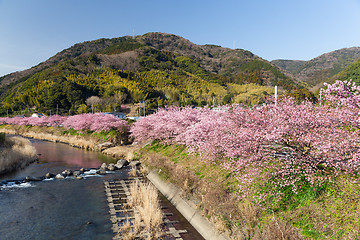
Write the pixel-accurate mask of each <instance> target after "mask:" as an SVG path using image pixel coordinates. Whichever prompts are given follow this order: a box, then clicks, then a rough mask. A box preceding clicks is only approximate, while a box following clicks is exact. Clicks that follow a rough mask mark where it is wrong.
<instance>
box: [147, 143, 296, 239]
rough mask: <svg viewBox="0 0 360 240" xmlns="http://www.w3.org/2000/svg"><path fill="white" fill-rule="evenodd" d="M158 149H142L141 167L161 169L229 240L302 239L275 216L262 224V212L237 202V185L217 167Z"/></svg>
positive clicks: (175, 151) (176, 151) (246, 202)
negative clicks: (143, 165)
mask: <svg viewBox="0 0 360 240" xmlns="http://www.w3.org/2000/svg"><path fill="white" fill-rule="evenodd" d="M159 149H160V150H159ZM159 149H155V151H147V150H146V149H144V150H143V151H142V163H144V164H145V165H146V166H148V167H149V168H152V167H155V168H156V169H160V170H161V172H160V176H162V177H163V178H168V180H170V181H171V182H172V183H174V184H175V185H177V186H178V187H180V188H181V189H182V190H183V193H184V195H185V196H184V198H186V199H190V200H191V202H193V203H194V205H195V206H196V207H197V208H198V209H201V210H202V212H203V215H204V216H207V217H208V218H209V220H210V221H211V222H212V223H213V224H214V226H215V228H216V229H217V230H218V231H219V232H223V233H225V234H227V235H228V236H229V238H230V239H255V240H256V239H301V237H300V234H299V230H298V229H296V228H294V227H293V226H291V225H290V224H285V223H283V222H282V221H280V220H278V219H277V218H275V217H276V216H275V217H272V218H269V219H267V220H264V219H263V217H262V216H263V215H264V212H263V209H262V208H261V207H260V206H258V205H255V204H254V203H253V201H252V200H251V199H242V198H240V197H239V196H238V195H237V194H236V193H237V189H236V187H237V182H236V181H235V180H234V179H232V176H230V175H227V174H224V171H222V170H221V169H220V168H219V167H217V166H216V165H213V166H212V165H211V164H204V163H203V162H201V161H199V159H198V158H197V157H196V156H188V155H183V154H182V152H181V151H179V148H176V147H174V146H171V147H167V148H159ZM179 156H180V157H179ZM181 156H184V157H182V158H181ZM174 176H176V177H174ZM191 202H190V204H191Z"/></svg>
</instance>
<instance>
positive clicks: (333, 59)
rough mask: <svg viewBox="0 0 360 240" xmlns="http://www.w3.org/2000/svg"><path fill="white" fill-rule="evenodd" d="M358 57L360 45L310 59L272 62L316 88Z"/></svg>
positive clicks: (359, 55) (359, 57)
mask: <svg viewBox="0 0 360 240" xmlns="http://www.w3.org/2000/svg"><path fill="white" fill-rule="evenodd" d="M358 59H360V47H352V48H343V49H339V50H336V51H332V52H329V53H325V54H323V55H321V56H319V57H316V58H314V59H311V60H309V61H298V60H274V61H272V63H273V64H275V65H276V66H278V67H279V68H281V69H283V70H285V71H287V72H289V73H291V74H292V76H293V77H294V78H295V79H297V80H299V81H301V82H304V83H306V84H307V85H308V86H309V87H313V90H316V89H317V88H318V87H319V86H321V84H322V83H323V82H325V81H328V80H329V79H334V77H335V76H336V75H337V74H338V73H339V72H341V71H343V70H345V69H346V68H347V67H349V66H350V65H351V64H352V63H354V62H355V61H357V60H358Z"/></svg>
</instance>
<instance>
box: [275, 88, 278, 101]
mask: <svg viewBox="0 0 360 240" xmlns="http://www.w3.org/2000/svg"><path fill="white" fill-rule="evenodd" d="M277 93H278V92H277V86H275V105H276V103H277V97H278V95H277Z"/></svg>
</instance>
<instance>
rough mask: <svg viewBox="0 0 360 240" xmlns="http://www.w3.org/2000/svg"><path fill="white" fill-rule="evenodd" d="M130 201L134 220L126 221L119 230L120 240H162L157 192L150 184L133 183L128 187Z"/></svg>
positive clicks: (161, 215) (161, 216)
mask: <svg viewBox="0 0 360 240" xmlns="http://www.w3.org/2000/svg"><path fill="white" fill-rule="evenodd" d="M130 194H131V199H132V201H131V202H129V207H131V208H133V209H135V210H136V212H137V214H135V220H134V221H129V220H126V221H125V223H124V224H123V226H122V228H121V231H120V232H121V237H122V239H135V238H136V237H140V239H162V237H164V233H163V231H162V225H163V213H162V211H161V209H160V205H159V199H158V191H157V189H156V188H155V187H154V186H153V185H151V184H150V183H146V184H144V183H141V182H138V181H136V182H134V183H132V184H131V186H130Z"/></svg>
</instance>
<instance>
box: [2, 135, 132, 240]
mask: <svg viewBox="0 0 360 240" xmlns="http://www.w3.org/2000/svg"><path fill="white" fill-rule="evenodd" d="M32 142H33V145H34V146H35V148H36V149H37V152H38V153H39V154H41V155H40V162H39V163H38V164H32V165H30V166H28V167H26V168H25V169H23V170H20V171H17V172H15V173H12V174H8V175H6V176H3V177H1V178H0V181H2V180H5V179H20V178H23V177H26V176H32V177H40V176H44V175H45V174H46V173H47V172H51V173H54V174H56V173H60V172H62V171H63V170H65V169H67V168H70V169H73V170H75V169H79V168H80V167H85V168H89V167H99V166H100V165H101V162H102V161H109V159H104V158H106V157H104V155H101V154H98V153H95V152H89V151H85V150H81V149H76V148H72V147H70V146H68V145H65V144H55V143H50V142H42V141H38V140H32ZM126 177H127V174H126V170H122V171H117V172H116V173H112V174H107V175H106V176H93V177H87V178H85V179H83V180H75V179H63V180H50V181H41V182H31V183H24V184H21V185H13V184H8V185H7V186H6V187H3V188H2V189H1V190H0V239H1V240H3V239H16V240H17V239H37V240H41V239H44V240H45V239H46V240H48V239H111V238H112V231H111V222H110V220H109V218H110V216H109V213H108V206H107V200H106V198H105V193H104V185H103V181H104V180H107V179H112V178H117V179H119V178H126Z"/></svg>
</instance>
